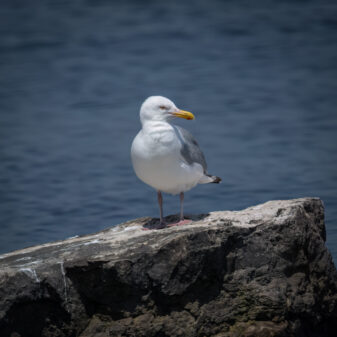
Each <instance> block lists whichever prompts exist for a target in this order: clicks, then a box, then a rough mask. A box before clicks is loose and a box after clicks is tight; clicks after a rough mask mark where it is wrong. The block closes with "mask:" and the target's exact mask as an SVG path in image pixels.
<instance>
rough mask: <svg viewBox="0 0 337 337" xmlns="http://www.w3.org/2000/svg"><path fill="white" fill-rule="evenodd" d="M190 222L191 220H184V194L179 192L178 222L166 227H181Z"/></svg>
mask: <svg viewBox="0 0 337 337" xmlns="http://www.w3.org/2000/svg"><path fill="white" fill-rule="evenodd" d="M190 222H192V221H191V220H184V192H180V221H179V222H176V223H172V224H169V225H167V226H169V227H173V226H181V225H185V224H188V223H190Z"/></svg>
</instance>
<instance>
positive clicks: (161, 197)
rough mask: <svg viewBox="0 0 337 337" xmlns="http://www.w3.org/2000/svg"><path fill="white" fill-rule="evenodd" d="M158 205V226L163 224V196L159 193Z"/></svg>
mask: <svg viewBox="0 0 337 337" xmlns="http://www.w3.org/2000/svg"><path fill="white" fill-rule="evenodd" d="M157 197H158V204H159V215H160V224H164V218H163V196H162V194H161V192H160V191H157Z"/></svg>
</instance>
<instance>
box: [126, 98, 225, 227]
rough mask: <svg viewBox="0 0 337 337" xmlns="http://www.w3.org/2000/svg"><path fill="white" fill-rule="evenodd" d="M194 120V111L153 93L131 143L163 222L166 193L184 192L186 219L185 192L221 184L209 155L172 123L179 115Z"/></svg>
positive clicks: (162, 224)
mask: <svg viewBox="0 0 337 337" xmlns="http://www.w3.org/2000/svg"><path fill="white" fill-rule="evenodd" d="M176 117H180V118H184V119H187V120H192V119H194V115H193V114H192V113H191V112H188V111H185V110H181V109H178V108H177V107H176V106H175V104H174V103H173V102H172V101H171V100H169V99H168V98H166V97H162V96H151V97H149V98H147V99H146V100H145V101H144V103H143V104H142V106H141V109H140V121H141V123H142V129H141V130H140V131H139V133H138V134H137V136H136V137H135V139H134V140H133V143H132V146H131V159H132V164H133V168H134V170H135V173H136V175H137V176H138V178H139V179H140V180H142V181H143V182H144V183H146V184H148V185H150V186H151V187H153V188H154V189H156V190H157V193H158V203H159V210H160V223H159V225H158V226H157V227H156V228H163V227H165V226H166V224H165V222H164V218H163V198H162V192H165V193H170V194H180V221H179V222H178V223H175V224H169V226H172V225H182V224H185V223H188V222H190V221H188V220H184V213H183V201H184V192H186V191H188V190H190V189H191V188H192V187H194V186H196V185H197V184H206V183H219V182H220V181H221V179H220V178H219V177H216V176H212V175H210V174H208V173H207V165H206V160H205V157H204V155H203V153H202V151H201V149H200V148H199V145H198V143H197V141H196V140H195V139H194V137H193V136H192V135H191V134H190V133H189V132H188V131H187V130H185V129H183V128H182V127H179V126H177V125H174V124H171V121H172V120H173V119H174V118H176Z"/></svg>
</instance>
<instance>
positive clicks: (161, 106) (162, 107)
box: [159, 105, 167, 110]
mask: <svg viewBox="0 0 337 337" xmlns="http://www.w3.org/2000/svg"><path fill="white" fill-rule="evenodd" d="M159 109H160V110H166V109H167V107H166V106H165V105H160V106H159Z"/></svg>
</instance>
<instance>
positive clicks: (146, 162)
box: [131, 122, 203, 194]
mask: <svg viewBox="0 0 337 337" xmlns="http://www.w3.org/2000/svg"><path fill="white" fill-rule="evenodd" d="M147 124H148V125H146V126H143V129H142V130H141V131H140V132H139V133H138V135H137V136H136V137H135V139H134V140H133V143H132V147H131V159H132V164H133V167H134V170H135V172H136V175H137V176H138V178H139V179H141V180H142V181H143V182H144V183H146V184H148V185H150V186H152V187H153V188H155V189H156V190H160V191H162V192H166V193H171V194H177V193H180V192H185V191H187V190H189V189H191V188H192V187H194V186H195V185H196V184H197V183H198V181H199V180H200V178H201V177H202V176H203V169H202V167H201V165H199V164H197V163H195V164H193V165H188V164H187V163H185V162H184V161H183V159H182V157H181V154H180V148H181V144H180V141H179V139H178V137H177V136H176V134H175V131H174V129H173V127H172V126H171V125H170V124H169V123H166V122H151V125H150V124H149V123H147Z"/></svg>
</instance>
